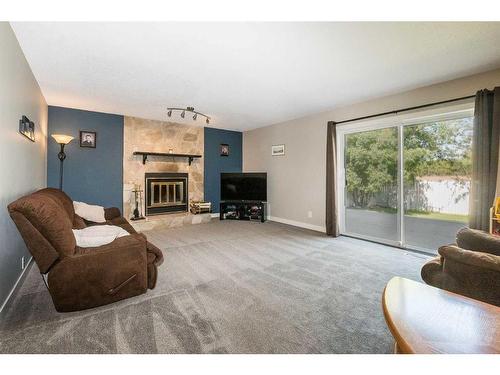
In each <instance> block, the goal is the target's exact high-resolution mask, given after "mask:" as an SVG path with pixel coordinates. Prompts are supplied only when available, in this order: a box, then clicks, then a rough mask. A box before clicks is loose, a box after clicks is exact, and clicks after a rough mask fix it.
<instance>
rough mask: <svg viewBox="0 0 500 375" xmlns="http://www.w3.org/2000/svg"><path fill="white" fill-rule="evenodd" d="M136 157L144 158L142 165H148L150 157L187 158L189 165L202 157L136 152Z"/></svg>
mask: <svg viewBox="0 0 500 375" xmlns="http://www.w3.org/2000/svg"><path fill="white" fill-rule="evenodd" d="M134 155H141V156H142V164H146V160H148V156H164V157H171V158H187V159H188V162H189V165H191V163H192V162H193V160H194V159H198V158H201V155H196V154H173V153H170V152H168V153H166V152H147V151H134Z"/></svg>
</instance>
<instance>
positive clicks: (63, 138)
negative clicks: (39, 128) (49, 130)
mask: <svg viewBox="0 0 500 375" xmlns="http://www.w3.org/2000/svg"><path fill="white" fill-rule="evenodd" d="M51 136H52V138H54V139H55V140H56V142H57V143H59V144H60V145H61V144H62V145H67V144H68V143H69V142H71V141H72V140H73V138H74V137H72V136H70V135H64V134H51Z"/></svg>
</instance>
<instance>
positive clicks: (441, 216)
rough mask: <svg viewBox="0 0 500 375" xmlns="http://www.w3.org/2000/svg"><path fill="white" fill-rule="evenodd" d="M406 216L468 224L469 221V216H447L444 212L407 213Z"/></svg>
mask: <svg viewBox="0 0 500 375" xmlns="http://www.w3.org/2000/svg"><path fill="white" fill-rule="evenodd" d="M405 216H411V217H421V218H423V219H432V220H446V221H460V222H463V223H466V222H467V221H468V219H469V216H468V215H458V214H447V213H442V212H425V211H411V210H410V211H407V212H406V215H405Z"/></svg>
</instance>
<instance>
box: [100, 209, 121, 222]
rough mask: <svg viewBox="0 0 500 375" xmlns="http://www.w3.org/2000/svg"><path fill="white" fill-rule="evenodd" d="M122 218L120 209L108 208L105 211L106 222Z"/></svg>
mask: <svg viewBox="0 0 500 375" xmlns="http://www.w3.org/2000/svg"><path fill="white" fill-rule="evenodd" d="M120 216H122V214H121V212H120V209H119V208H118V207H108V208H105V209H104V218H105V219H106V221H109V220H113V219H116V218H117V217H120Z"/></svg>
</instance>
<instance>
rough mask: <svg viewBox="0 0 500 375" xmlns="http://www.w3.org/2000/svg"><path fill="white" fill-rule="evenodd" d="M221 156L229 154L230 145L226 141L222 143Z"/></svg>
mask: <svg viewBox="0 0 500 375" xmlns="http://www.w3.org/2000/svg"><path fill="white" fill-rule="evenodd" d="M220 156H229V145H228V144H226V143H221V144H220Z"/></svg>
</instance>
